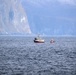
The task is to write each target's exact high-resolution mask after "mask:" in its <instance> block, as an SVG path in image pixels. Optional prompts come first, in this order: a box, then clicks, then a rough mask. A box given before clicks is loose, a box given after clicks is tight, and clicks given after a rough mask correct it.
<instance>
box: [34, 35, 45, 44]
mask: <svg viewBox="0 0 76 75" xmlns="http://www.w3.org/2000/svg"><path fill="white" fill-rule="evenodd" d="M34 42H35V43H44V40H43V39H41V38H40V37H39V36H38V37H36V38H35V39H34Z"/></svg>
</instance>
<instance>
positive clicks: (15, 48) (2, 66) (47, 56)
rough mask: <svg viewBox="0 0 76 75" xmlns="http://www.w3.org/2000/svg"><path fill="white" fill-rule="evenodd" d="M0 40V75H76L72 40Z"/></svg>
mask: <svg viewBox="0 0 76 75" xmlns="http://www.w3.org/2000/svg"><path fill="white" fill-rule="evenodd" d="M33 39H34V38H33V37H29V38H28V37H0V75H76V38H74V37H72V38H71V37H69V38H54V39H55V43H50V39H51V38H49V37H48V38H44V39H45V43H34V42H33Z"/></svg>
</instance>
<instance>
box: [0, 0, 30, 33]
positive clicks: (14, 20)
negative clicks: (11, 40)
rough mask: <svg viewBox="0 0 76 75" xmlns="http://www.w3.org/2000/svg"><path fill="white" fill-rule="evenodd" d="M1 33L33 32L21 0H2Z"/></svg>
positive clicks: (0, 10)
mask: <svg viewBox="0 0 76 75" xmlns="http://www.w3.org/2000/svg"><path fill="white" fill-rule="evenodd" d="M0 33H1V34H17V33H18V34H19V33H21V34H25V33H31V30H30V27H29V24H28V20H27V16H26V13H25V11H24V9H23V7H22V5H21V3H20V2H19V0H0Z"/></svg>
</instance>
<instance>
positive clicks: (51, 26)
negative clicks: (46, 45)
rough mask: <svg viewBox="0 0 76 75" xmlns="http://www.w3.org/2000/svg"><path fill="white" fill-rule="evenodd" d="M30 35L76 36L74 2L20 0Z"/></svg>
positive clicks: (75, 9) (73, 0)
mask: <svg viewBox="0 0 76 75" xmlns="http://www.w3.org/2000/svg"><path fill="white" fill-rule="evenodd" d="M21 1H22V5H23V7H24V9H25V12H26V14H27V17H28V21H29V25H30V27H31V30H32V33H35V34H38V33H39V34H44V35H67V36H68V35H72V36H74V35H76V30H75V28H76V0H21Z"/></svg>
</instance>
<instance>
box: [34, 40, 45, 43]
mask: <svg viewBox="0 0 76 75" xmlns="http://www.w3.org/2000/svg"><path fill="white" fill-rule="evenodd" d="M34 42H35V43H44V40H34Z"/></svg>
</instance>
